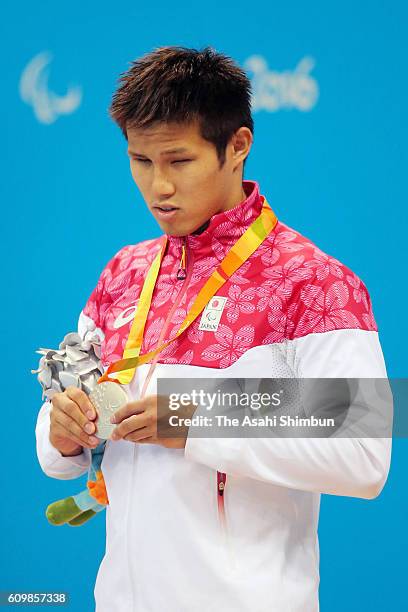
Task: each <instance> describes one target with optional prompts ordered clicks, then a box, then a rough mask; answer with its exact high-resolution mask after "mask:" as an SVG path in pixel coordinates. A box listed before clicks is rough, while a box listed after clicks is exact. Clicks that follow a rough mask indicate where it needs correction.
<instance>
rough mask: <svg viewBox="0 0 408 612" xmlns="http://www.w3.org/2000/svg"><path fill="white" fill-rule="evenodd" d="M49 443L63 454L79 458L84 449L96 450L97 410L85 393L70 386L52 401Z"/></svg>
mask: <svg viewBox="0 0 408 612" xmlns="http://www.w3.org/2000/svg"><path fill="white" fill-rule="evenodd" d="M51 404H52V408H51V412H50V423H51V425H50V442H51V444H52V445H53V446H54V447H55V448H56V449H57V450H59V452H60V453H61V454H62V455H65V456H73V455H79V454H80V453H81V452H82V449H83V447H86V448H96V446H98V444H99V442H100V440H99V438H97V437H96V436H95V435H92V434H95V431H96V426H95V423H94V421H95V419H96V411H95V408H94V406H93V405H92V403H91V401H90V399H89V398H88V396H87V395H86V393H85V392H84V391H81V389H78V388H77V387H67V389H65V391H64V392H63V393H55V395H53V396H52V399H51Z"/></svg>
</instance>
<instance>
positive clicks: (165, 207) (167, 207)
mask: <svg viewBox="0 0 408 612" xmlns="http://www.w3.org/2000/svg"><path fill="white" fill-rule="evenodd" d="M153 208H155V209H156V210H161V211H163V212H169V211H171V210H178V208H176V207H175V206H153Z"/></svg>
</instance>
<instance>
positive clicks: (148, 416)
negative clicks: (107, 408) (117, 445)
mask: <svg viewBox="0 0 408 612" xmlns="http://www.w3.org/2000/svg"><path fill="white" fill-rule="evenodd" d="M153 424H154V416H153V414H152V413H151V412H142V413H141V414H134V415H132V416H130V417H129V418H127V419H125V420H124V421H122V422H121V423H120V425H118V426H117V427H115V429H114V430H113V432H112V436H111V437H112V439H113V440H119V439H120V438H124V437H125V436H126V435H128V434H129V433H131V432H132V431H137V430H138V429H142V428H143V427H149V426H151V425H153Z"/></svg>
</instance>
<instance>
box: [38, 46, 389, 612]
mask: <svg viewBox="0 0 408 612" xmlns="http://www.w3.org/2000/svg"><path fill="white" fill-rule="evenodd" d="M110 110H111V115H112V117H113V119H114V120H115V121H116V122H117V123H118V125H119V126H120V127H121V129H122V131H123V133H124V135H125V137H126V138H127V140H128V151H129V157H130V169H131V173H132V176H133V179H134V181H135V183H136V185H137V186H138V188H139V190H140V192H141V193H142V196H143V198H144V200H145V202H146V205H147V206H148V208H149V210H150V212H151V213H152V214H153V216H154V217H155V219H156V220H157V222H158V224H159V226H160V227H161V229H162V231H163V234H164V235H166V236H167V244H166V250H165V252H164V256H163V259H162V262H161V265H160V268H159V271H158V276H157V280H156V282H155V285H154V291H153V295H152V300H151V304H150V308H149V311H148V315H147V319H146V324H145V328H144V335H143V343H142V346H141V352H140V354H141V355H143V354H145V353H148V352H149V351H152V350H153V349H155V348H156V347H158V346H160V345H162V344H163V343H164V342H166V341H167V340H170V339H174V338H175V336H176V334H177V332H178V330H179V328H180V326H181V325H182V323H183V321H184V319H185V317H186V315H187V313H189V311H190V310H191V308H192V306H193V303H194V301H195V299H196V297H197V295H198V294H199V292H200V290H201V289H202V288H203V286H204V285H205V283H206V281H207V280H208V278H209V277H210V276H211V275H212V273H213V272H214V270H215V269H216V268H217V266H218V265H219V264H220V262H221V261H222V260H223V259H224V257H225V256H226V254H227V253H228V252H229V251H230V250H231V248H233V245H234V244H235V243H236V241H237V240H238V239H239V238H240V237H242V236H243V235H244V233H245V232H246V230H247V229H248V228H249V227H250V226H251V224H252V223H253V222H254V221H255V220H256V219H257V218H258V217H259V215H260V214H261V212H262V211H263V203H264V197H263V196H262V195H260V192H259V186H258V184H257V183H256V182H255V181H243V179H242V175H243V166H244V163H245V159H246V157H247V156H248V153H249V151H250V148H251V145H252V134H253V122H252V118H251V112H250V83H249V80H248V78H247V76H246V75H245V73H244V72H243V71H242V70H241V69H240V68H239V67H238V66H237V65H235V64H234V63H233V61H232V60H231V59H230V58H228V57H225V56H223V55H221V54H219V53H215V52H214V51H213V50H212V49H208V48H207V49H204V50H203V51H196V50H193V49H186V48H181V47H165V48H161V49H158V50H156V51H154V52H152V53H150V54H148V55H146V56H144V57H142V58H141V59H139V60H138V61H136V62H134V63H133V65H132V66H131V68H130V69H129V70H128V72H127V73H125V74H124V75H123V76H122V79H121V84H120V87H119V88H118V90H117V92H116V93H115V95H114V98H113V103H112V106H111V109H110ZM162 245H163V241H162V237H160V238H158V239H152V240H147V241H145V242H142V243H139V244H136V245H131V246H126V247H124V248H122V249H121V250H120V251H119V252H118V253H117V254H116V255H115V256H114V257H113V258H112V260H111V261H110V262H109V263H108V265H107V266H106V268H105V269H104V270H103V272H102V274H101V276H100V279H99V282H98V284H97V286H96V288H95V290H94V291H93V293H92V295H91V296H90V298H89V300H88V302H87V304H86V306H85V308H84V310H83V312H81V314H80V318H79V332H80V334H82V335H83V334H84V333H85V331H86V330H87V329H93V328H96V329H97V330H98V333H99V334H100V337H101V338H102V339H103V345H102V348H103V351H102V361H103V364H104V366H105V367H106V368H108V366H109V365H110V364H112V363H114V362H116V361H117V360H120V359H121V358H122V355H123V350H124V346H125V343H126V340H127V338H128V335H129V330H130V327H131V325H132V322H133V319H134V318H135V317H136V318H137V317H138V314H139V316H142V314H141V313H138V304H139V300H140V295H141V291H142V287H143V284H144V282H145V280H146V276H147V272H148V270H149V269H150V266H151V264H152V262H153V261H154V259H155V257H156V255H157V254H158V252H159V251H160V249H161V247H162ZM242 257H243V263H242V265H240V266H239V267H238V269H237V270H236V271H235V272H234V273H232V275H231V276H230V277H229V278H227V279H226V280H225V282H224V284H223V285H222V286H221V287H220V288H219V289H218V290H217V291H216V295H215V296H213V298H212V300H213V302H212V304H213V306H214V307H213V310H212V311H211V310H208V309H207V311H205V310H204V311H203V313H202V314H200V315H199V316H198V317H197V318H196V319H195V320H194V322H193V323H192V324H191V325H190V326H189V327H188V328H187V329H186V330H185V331H184V332H183V333H181V334H180V335H179V336H178V337H177V338H176V339H175V340H174V341H173V342H172V343H171V344H169V345H168V346H167V347H166V348H165V349H164V350H162V351H161V352H160V353H159V354H157V355H155V356H153V357H152V358H151V359H150V360H149V362H148V363H145V364H143V365H141V366H140V367H138V368H137V369H136V371H135V374H134V376H133V379H132V380H131V381H130V383H129V384H128V385H126V387H125V388H126V390H127V393H128V396H129V397H130V401H129V403H128V404H126V405H125V406H124V407H123V408H122V409H120V410H119V411H118V413H117V415H116V429H115V432H114V434H113V435H112V438H111V439H110V440H108V441H107V445H106V451H105V455H104V459H103V464H102V470H103V474H104V478H105V483H106V488H107V493H108V498H109V505H108V506H107V514H106V521H107V542H106V554H105V557H104V559H103V561H102V564H101V567H100V570H99V573H98V577H97V583H96V587H95V598H96V609H97V612H133V611H135V612H136V611H137V612H147V611H149V612H163V611H165V612H182V611H191V610H194V611H197V612H204V611H207V610H223V611H230V612H239V611H242V612H261V611H270V610H274V611H275V612H288V611H289V610H291V611H292V612H294V611H299V612H300V611H302V612H306V611H310V612H311V611H316V610H318V606H319V604H318V585H319V548H318V538H317V524H318V515H319V502H320V494H321V493H329V494H336V495H345V496H354V497H361V498H366V499H371V498H374V497H376V496H377V495H378V494H379V493H380V491H381V489H382V487H383V486H384V483H385V480H386V477H387V473H388V469H389V463H390V452H391V448H390V440H389V439H382V438H377V439H370V438H351V437H350V438H337V439H328V438H324V437H322V438H298V439H295V438H279V437H275V438H259V437H258V438H244V437H242V438H217V437H213V438H199V437H192V436H191V435H190V436H189V435H188V430H187V434H186V436H185V437H184V438H178V439H165V438H161V437H160V436H159V435H158V433H157V381H158V380H159V379H161V378H170V379H172V378H181V377H183V378H194V379H199V378H212V377H214V378H217V377H222V378H241V379H242V378H277V377H280V378H294V377H304V378H308V377H309V378H342V377H344V378H346V377H367V378H376V377H378V378H384V377H386V376H387V375H386V369H385V365H384V360H383V355H382V351H381V347H380V343H379V339H378V332H377V327H376V324H375V321H374V317H373V313H372V309H371V302H370V297H369V295H368V292H367V289H366V287H365V286H364V284H363V283H362V282H361V281H360V279H359V278H358V277H357V276H356V275H355V274H353V272H352V271H351V270H350V269H348V268H347V267H346V266H344V265H343V264H341V263H340V262H339V261H337V260H336V259H334V258H333V257H331V256H329V255H327V254H325V253H323V252H322V251H321V250H320V249H319V248H318V247H317V246H316V245H314V244H313V243H312V242H311V241H309V240H308V239H306V238H305V237H303V236H302V235H301V234H299V232H297V231H295V230H293V229H291V228H289V227H287V226H286V225H285V224H284V223H282V222H281V221H280V220H278V221H277V223H276V224H275V225H274V227H273V229H272V230H271V231H270V232H269V233H268V235H267V236H266V238H265V239H264V240H263V241H262V242H261V243H260V244H259V245H258V246H257V248H256V249H255V251H254V252H253V253H252V254H250V255H249V256H245V257H244V256H243V255H242ZM214 300H215V302H214ZM209 312H212V315H213V319H212V321H213V324H212V325H206V320H205V316H206V315H208V313H209ZM94 419H95V413H94V410H93V409H92V405H90V403H89V402H88V399H87V397H86V396H85V394H84V393H82V392H81V391H79V390H78V389H75V388H72V387H70V388H68V389H67V390H66V391H65V392H64V393H59V394H56V395H55V396H54V397H53V400H52V405H51V404H50V403H46V404H44V406H43V407H42V408H41V411H40V414H39V418H38V424H37V430H36V433H37V448H38V457H39V461H40V464H41V466H42V469H43V470H44V472H45V473H46V474H48V475H49V476H51V477H53V478H60V479H69V478H76V477H78V476H80V475H81V474H84V473H85V471H86V470H87V468H88V465H89V461H90V448H92V447H93V446H95V445H96V444H97V442H98V439H97V438H96V437H95V436H94V435H92V434H94V433H95V425H94ZM224 474H226V475H227V481H225V478H224V479H222V475H224ZM220 476H221V479H220ZM224 490H225V492H224ZM223 493H224V495H222V494H223ZM221 497H222V500H223V504H224V506H223V510H224V514H223V515H222V514H221V515H219V514H218V510H217V505H220V498H221ZM221 505H222V504H221ZM220 516H223V517H224V521H225V523H224V527H225V528H226V533H227V537H224V536H225V531H223V529H222V527H223V524H222V521H221V523H220Z"/></svg>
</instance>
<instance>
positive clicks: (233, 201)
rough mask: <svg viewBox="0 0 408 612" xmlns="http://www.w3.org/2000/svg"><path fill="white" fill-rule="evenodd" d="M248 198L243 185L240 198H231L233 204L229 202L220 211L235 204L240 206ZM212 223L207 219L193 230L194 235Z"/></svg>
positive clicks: (233, 206) (228, 208)
mask: <svg viewBox="0 0 408 612" xmlns="http://www.w3.org/2000/svg"><path fill="white" fill-rule="evenodd" d="M246 199H247V194H246V193H245V191H244V188H243V187H242V185H241V196H240V199H238V200H237V199H233V198H231V199H230V200H229V201H230V202H231V204H227V205H225V206H223V207H222V209H221V210H220V211H219V212H224V211H225V210H230V209H231V208H235V206H238V204H240V203H241V202H243V201H244V200H246ZM209 225H210V219H208V220H207V221H205V223H203V224H202V225H200V227H199V228H198V229H196V230H195V232H191V235H192V236H197V235H199V234H201V233H202V232H204V231H205V230H206V229H207V227H208V226H209Z"/></svg>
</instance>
